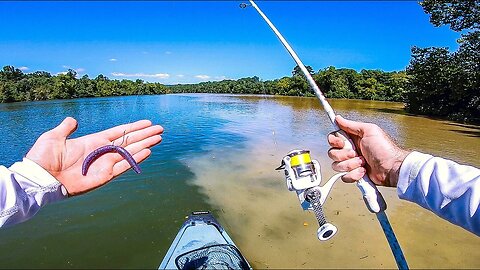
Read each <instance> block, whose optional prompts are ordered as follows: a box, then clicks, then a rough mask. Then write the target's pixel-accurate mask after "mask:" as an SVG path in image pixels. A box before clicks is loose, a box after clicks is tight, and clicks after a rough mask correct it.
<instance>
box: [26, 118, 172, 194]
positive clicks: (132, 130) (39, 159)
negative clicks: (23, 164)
mask: <svg viewBox="0 0 480 270" xmlns="http://www.w3.org/2000/svg"><path fill="white" fill-rule="evenodd" d="M76 129H77V121H76V120H75V119H73V118H71V117H67V118H65V120H63V122H62V123H61V124H60V125H58V126H57V127H56V128H54V129H52V130H50V131H47V132H45V133H43V134H42V135H41V136H40V137H39V138H38V139H37V141H36V142H35V144H34V145H33V147H32V148H31V149H30V151H29V152H28V153H27V155H26V158H28V159H30V160H32V161H34V162H35V163H37V164H38V165H40V166H41V167H43V168H44V169H45V170H47V171H48V172H49V173H50V174H51V175H53V176H54V177H55V178H56V179H57V180H58V181H59V182H60V183H62V184H63V185H64V186H65V188H66V189H67V191H68V194H69V195H78V194H82V193H85V192H88V191H90V190H93V189H95V188H97V187H100V186H102V185H104V184H106V183H108V182H109V181H110V180H112V179H113V178H115V177H116V176H118V175H120V174H122V173H123V172H125V171H126V170H128V169H129V168H130V164H129V163H128V162H127V161H126V160H124V159H123V158H122V156H120V155H119V154H118V153H108V154H105V155H103V156H101V157H99V158H98V159H97V160H95V162H93V163H92V165H91V166H90V168H89V169H88V174H87V175H86V176H83V175H82V164H83V160H84V159H85V157H86V156H87V155H88V154H90V152H92V151H93V150H95V149H97V148H99V147H101V146H105V145H110V144H112V143H113V144H115V145H120V144H121V143H122V141H123V140H122V139H123V137H124V134H125V138H127V139H126V140H125V141H123V144H122V147H124V148H125V149H126V150H127V151H128V152H129V153H130V154H131V155H132V156H133V158H134V159H135V161H136V162H137V163H140V162H142V161H143V160H145V159H146V158H147V157H148V156H149V155H150V154H151V150H150V149H149V148H150V147H152V146H155V145H157V144H159V143H160V142H161V140H162V137H161V136H160V134H162V133H163V128H162V127H161V126H159V125H152V123H151V122H150V121H148V120H141V121H137V122H134V123H130V124H125V125H120V126H116V127H113V128H110V129H107V130H104V131H101V132H98V133H93V134H89V135H85V136H82V137H79V138H75V139H67V138H68V137H69V136H70V135H72V134H73V132H75V130H76Z"/></svg>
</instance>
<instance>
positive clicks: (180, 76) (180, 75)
mask: <svg viewBox="0 0 480 270" xmlns="http://www.w3.org/2000/svg"><path fill="white" fill-rule="evenodd" d="M177 77H178V78H183V77H185V75H183V74H178V75H177Z"/></svg>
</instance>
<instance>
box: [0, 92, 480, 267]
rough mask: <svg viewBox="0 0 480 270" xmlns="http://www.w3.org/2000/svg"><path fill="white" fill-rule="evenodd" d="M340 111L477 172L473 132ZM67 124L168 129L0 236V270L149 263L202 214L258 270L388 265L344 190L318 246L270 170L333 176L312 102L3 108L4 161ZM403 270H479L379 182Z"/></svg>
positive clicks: (446, 230) (479, 147)
mask: <svg viewBox="0 0 480 270" xmlns="http://www.w3.org/2000/svg"><path fill="white" fill-rule="evenodd" d="M331 104H332V106H333V107H334V108H335V109H336V112H337V113H338V114H341V115H343V116H344V117H347V118H351V119H355V120H361V121H369V122H373V123H376V124H378V125H379V126H381V127H382V128H384V129H385V130H386V131H387V132H388V133H390V134H391V135H392V137H394V138H395V139H396V140H397V141H398V143H399V144H401V145H402V146H404V147H407V148H410V149H415V150H419V151H423V152H428V153H431V154H434V155H439V156H443V157H447V158H451V159H454V160H456V161H458V162H460V163H464V164H469V165H474V166H477V167H478V166H480V160H479V159H478V156H479V155H480V128H479V127H478V126H467V125H461V124H457V123H453V122H447V121H439V120H432V119H428V118H425V117H418V116H410V115H407V114H405V113H404V112H403V110H402V104H399V103H387V102H373V101H352V100H332V101H331ZM66 116H72V117H74V118H76V119H77V120H78V121H79V128H78V130H77V132H76V133H75V134H74V136H75V137H76V136H81V135H85V134H88V133H91V132H96V131H100V130H102V129H105V128H109V127H111V126H114V125H117V124H121V123H125V122H131V121H135V120H139V119H150V120H152V121H153V122H154V123H157V124H161V125H162V126H163V127H164V128H165V133H164V136H163V142H162V143H161V144H160V145H158V146H156V147H154V148H153V154H152V156H151V157H150V158H149V159H148V160H147V161H145V162H143V163H142V164H141V168H142V171H143V173H142V174H140V175H137V174H135V173H133V172H132V171H129V172H127V173H125V174H124V175H122V176H120V177H118V178H117V179H115V180H114V181H113V182H111V183H110V184H109V185H106V186H104V187H102V188H100V189H97V190H95V191H93V192H90V193H88V194H85V195H82V196H79V197H74V198H69V199H67V200H64V201H61V202H57V203H54V204H51V205H48V206H47V207H45V208H43V209H42V210H41V211H40V212H39V213H38V214H37V215H36V216H35V217H34V218H33V219H31V220H29V221H27V222H25V223H22V224H19V225H17V226H14V227H10V228H5V229H1V230H0V268H156V267H158V265H159V263H160V261H161V260H162V258H163V255H164V254H165V252H166V251H167V249H168V247H169V245H170V243H171V241H172V240H173V238H174V237H175V234H176V232H177V231H178V229H179V226H180V225H181V223H182V222H183V220H184V218H185V216H186V215H188V214H189V212H191V211H195V210H210V211H212V212H213V213H214V215H215V216H216V217H217V218H218V219H219V220H220V222H221V223H222V224H223V225H224V227H225V228H226V229H227V231H228V232H229V234H230V236H231V237H232V238H233V239H234V241H235V242H236V244H237V245H238V246H239V248H240V250H241V251H242V253H244V255H245V257H246V258H247V260H248V261H249V262H250V263H251V264H252V266H253V267H255V268H395V267H396V265H395V262H394V260H393V257H392V255H391V253H390V250H389V247H388V244H387V242H386V240H385V237H384V235H383V233H382V231H381V228H380V226H379V224H378V222H377V220H376V218H375V216H373V215H372V214H370V213H369V212H368V210H367V209H366V208H365V206H364V203H363V200H362V199H361V196H360V194H359V191H358V190H357V188H356V187H355V186H354V185H349V184H344V183H341V182H338V183H336V184H335V186H334V188H333V191H332V192H331V193H330V194H329V197H328V199H327V202H326V204H325V206H324V210H325V213H326V216H327V218H328V220H329V221H330V222H331V223H333V224H335V225H336V226H337V227H338V233H337V235H336V236H335V237H334V238H333V239H332V240H330V241H329V242H324V243H321V242H319V241H318V240H317V239H316V230H317V224H316V221H315V218H314V216H313V214H312V213H309V212H303V211H302V210H301V208H300V206H299V204H298V201H297V199H296V196H295V195H294V194H293V193H291V192H289V191H287V189H286V188H285V184H284V178H283V173H282V172H277V171H275V170H274V168H276V167H277V166H278V165H280V161H281V159H282V157H283V156H284V155H285V154H286V153H287V152H288V151H290V150H292V149H295V148H305V149H310V150H311V153H312V156H313V158H315V159H317V160H319V161H320V163H321V165H322V176H323V179H326V178H327V179H328V178H329V177H330V176H331V175H333V173H334V172H333V171H332V170H331V169H330V160H329V159H328V157H327V155H326V152H327V150H328V146H327V143H326V136H327V134H328V133H329V132H331V131H332V130H331V124H330V123H329V121H328V119H327V117H326V116H325V114H324V113H323V111H322V108H321V107H320V105H319V104H318V101H317V100H316V99H314V98H296V97H259V96H229V95H207V94H205V95H204V94H196V95H187V94H185V95H162V96H131V97H109V98H90V99H76V100H56V101H45V102H22V103H12V104H0V119H1V120H0V122H1V125H0V135H1V137H2V138H3V139H2V140H1V143H0V147H1V149H2V150H1V151H0V161H1V164H3V165H6V166H9V165H11V164H12V163H13V162H15V161H18V160H20V159H21V158H22V156H23V155H24V154H25V153H26V152H27V151H28V149H29V147H30V146H31V145H32V144H33V143H34V141H35V139H36V138H37V137H38V136H39V135H40V134H41V133H42V132H44V131H46V130H48V129H50V128H53V127H54V126H55V125H57V124H58V123H59V122H61V120H63V118H64V117H66ZM381 191H382V193H383V194H384V197H385V198H386V201H387V204H388V210H387V214H388V216H389V217H390V221H391V223H392V226H393V228H394V230H395V233H396V235H397V237H398V239H399V241H400V244H401V246H402V248H403V250H404V254H405V256H406V258H407V260H408V263H409V265H410V267H412V268H479V267H480V250H479V249H478V247H479V246H480V238H478V237H476V236H475V235H473V234H471V233H469V232H466V231H464V230H463V229H461V228H459V227H457V226H455V225H451V224H450V223H448V222H446V221H444V220H442V219H440V218H438V217H436V216H435V215H433V214H431V213H430V212H428V211H426V210H424V209H422V208H420V207H418V206H416V205H414V204H412V203H409V202H405V201H400V200H399V199H398V198H397V196H396V191H395V189H392V188H381Z"/></svg>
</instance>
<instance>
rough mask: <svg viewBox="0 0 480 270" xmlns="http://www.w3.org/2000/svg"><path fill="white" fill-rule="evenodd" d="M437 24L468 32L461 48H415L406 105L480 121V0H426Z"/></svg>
mask: <svg viewBox="0 0 480 270" xmlns="http://www.w3.org/2000/svg"><path fill="white" fill-rule="evenodd" d="M420 4H421V5H422V7H423V8H424V10H425V12H427V13H430V14H431V18H430V21H431V22H432V23H433V24H434V25H435V26H440V25H442V24H450V28H452V30H455V31H462V30H465V29H468V30H469V31H466V32H464V33H463V34H462V35H461V38H460V39H459V40H458V43H459V45H460V46H459V49H458V51H456V52H449V51H448V48H433V47H432V48H418V47H413V48H412V59H411V60H410V64H409V66H408V67H407V74H408V91H407V93H406V95H405V97H406V100H405V102H406V109H407V111H409V112H412V113H418V114H426V115H432V116H439V117H445V118H448V119H452V120H457V121H463V122H471V123H480V31H479V30H478V28H479V23H480V1H478V0H468V1H458V0H451V1H440V0H425V1H423V2H421V3H420Z"/></svg>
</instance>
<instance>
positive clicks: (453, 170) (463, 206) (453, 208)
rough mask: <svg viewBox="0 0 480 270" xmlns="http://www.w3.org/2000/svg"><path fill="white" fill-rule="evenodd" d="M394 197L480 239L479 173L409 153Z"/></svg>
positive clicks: (440, 159)
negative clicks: (421, 208)
mask: <svg viewBox="0 0 480 270" xmlns="http://www.w3.org/2000/svg"><path fill="white" fill-rule="evenodd" d="M397 193H398V196H399V197H400V198H401V199H404V200H408V201H411V202H414V203H416V204H418V205H420V206H422V207H424V208H426V209H428V210H430V211H432V212H433V213H435V214H436V215H438V216H439V217H441V218H443V219H446V220H448V221H450V222H451V223H453V224H456V225H458V226H461V227H463V228H464V229H466V230H468V231H470V232H473V233H474V234H476V235H477V236H480V211H479V210H478V208H479V206H480V169H477V168H474V167H471V166H466V165H460V164H458V163H455V162H453V161H451V160H447V159H443V158H439V157H434V156H431V155H427V154H422V153H419V152H412V153H410V154H409V155H408V156H407V157H406V158H405V160H404V161H403V163H402V166H401V168H400V175H399V178H398V184H397Z"/></svg>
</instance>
